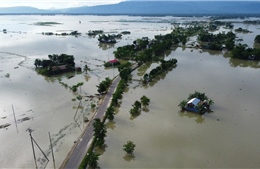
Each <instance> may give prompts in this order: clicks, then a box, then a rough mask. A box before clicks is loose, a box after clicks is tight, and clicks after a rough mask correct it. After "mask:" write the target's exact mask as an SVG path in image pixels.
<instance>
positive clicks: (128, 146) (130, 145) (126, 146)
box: [123, 141, 135, 154]
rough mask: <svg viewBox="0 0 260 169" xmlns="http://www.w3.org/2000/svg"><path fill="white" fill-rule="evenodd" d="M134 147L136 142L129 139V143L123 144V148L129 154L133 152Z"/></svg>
mask: <svg viewBox="0 0 260 169" xmlns="http://www.w3.org/2000/svg"><path fill="white" fill-rule="evenodd" d="M134 149H135V144H134V142H132V141H127V143H126V144H124V145H123V150H124V151H125V152H126V153H127V154H133V152H134Z"/></svg>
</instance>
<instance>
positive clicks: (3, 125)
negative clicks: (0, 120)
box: [0, 123, 11, 129]
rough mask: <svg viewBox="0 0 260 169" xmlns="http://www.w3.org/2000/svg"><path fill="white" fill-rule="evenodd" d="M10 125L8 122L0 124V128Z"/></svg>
mask: <svg viewBox="0 0 260 169" xmlns="http://www.w3.org/2000/svg"><path fill="white" fill-rule="evenodd" d="M10 125H11V124H9V123H6V124H2V125H0V129H3V128H7V127H8V126H10Z"/></svg>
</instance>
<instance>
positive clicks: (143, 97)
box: [141, 95, 150, 107]
mask: <svg viewBox="0 0 260 169" xmlns="http://www.w3.org/2000/svg"><path fill="white" fill-rule="evenodd" d="M141 103H142V105H143V106H144V107H146V106H148V105H149V103H150V99H149V98H148V97H146V96H145V95H143V96H142V97H141Z"/></svg>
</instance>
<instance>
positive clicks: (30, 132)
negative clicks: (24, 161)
mask: <svg viewBox="0 0 260 169" xmlns="http://www.w3.org/2000/svg"><path fill="white" fill-rule="evenodd" d="M26 131H28V132H29V134H30V138H31V143H32V150H33V157H34V163H35V168H36V169H37V168H38V167H37V162H36V156H35V151H34V145H33V138H32V132H33V131H34V130H33V129H30V128H28V129H27V130H26Z"/></svg>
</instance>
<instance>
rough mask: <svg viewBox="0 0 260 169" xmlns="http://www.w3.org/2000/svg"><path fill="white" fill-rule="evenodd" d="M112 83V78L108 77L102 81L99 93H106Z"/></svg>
mask: <svg viewBox="0 0 260 169" xmlns="http://www.w3.org/2000/svg"><path fill="white" fill-rule="evenodd" d="M111 83H112V80H111V79H110V78H108V77H106V78H105V80H103V81H102V82H100V84H99V85H98V86H97V88H98V89H97V91H98V93H100V94H102V93H105V92H106V91H107V89H108V88H109V86H110V85H111Z"/></svg>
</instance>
